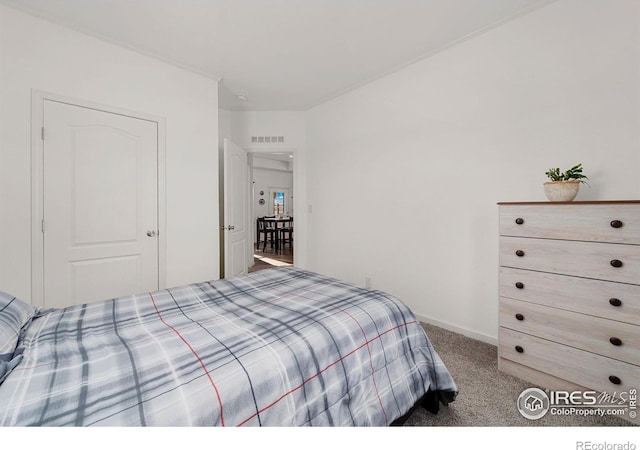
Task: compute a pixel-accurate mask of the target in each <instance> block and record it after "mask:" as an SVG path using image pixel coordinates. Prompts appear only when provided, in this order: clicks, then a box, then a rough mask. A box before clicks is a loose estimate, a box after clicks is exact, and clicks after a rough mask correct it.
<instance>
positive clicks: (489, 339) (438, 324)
mask: <svg viewBox="0 0 640 450" xmlns="http://www.w3.org/2000/svg"><path fill="white" fill-rule="evenodd" d="M416 319H418V320H419V321H420V322H424V323H427V324H430V325H435V326H436V327H440V328H444V329H445V330H449V331H453V332H454V333H458V334H461V335H463V336H467V337H470V338H472V339H477V340H479V341H482V342H486V343H487V344H491V345H495V346H497V345H498V338H497V337H495V336H489V335H486V334H483V333H478V332H475V331H471V330H468V329H466V328H462V327H459V326H456V325H452V324H450V323H446V322H440V321H439V320H435V319H430V318H428V317H424V316H418V315H416Z"/></svg>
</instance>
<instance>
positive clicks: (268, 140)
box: [251, 136, 284, 144]
mask: <svg viewBox="0 0 640 450" xmlns="http://www.w3.org/2000/svg"><path fill="white" fill-rule="evenodd" d="M251 143H252V144H284V136H251Z"/></svg>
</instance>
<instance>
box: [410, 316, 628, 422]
mask: <svg viewBox="0 0 640 450" xmlns="http://www.w3.org/2000/svg"><path fill="white" fill-rule="evenodd" d="M423 327H424V329H425V330H426V332H427V336H429V339H430V340H431V342H432V343H433V346H434V347H435V349H436V351H437V352H438V354H439V355H440V357H441V358H442V360H443V361H444V363H445V365H446V366H447V368H448V369H449V372H451V375H452V376H453V379H454V380H455V382H456V384H457V386H458V389H459V394H458V397H457V399H456V401H455V402H453V403H451V404H450V405H449V406H446V407H445V406H441V408H440V412H439V413H438V414H437V415H434V414H431V413H429V412H427V411H425V410H424V409H422V408H418V409H416V411H415V412H414V413H413V414H412V415H411V416H410V417H409V419H408V420H407V421H406V422H405V426H463V427H475V426H478V427H494V426H499V427H505V426H518V427H530V426H548V427H567V426H583V427H584V426H587V427H594V426H630V425H632V424H630V423H629V422H627V421H624V420H622V419H620V418H616V417H593V416H591V417H583V416H557V415H551V414H547V415H546V416H544V417H543V418H541V419H539V420H529V419H526V418H524V417H522V416H521V415H520V413H519V412H518V410H517V409H516V401H517V398H518V396H519V395H520V393H521V392H522V391H523V390H524V389H526V388H529V387H534V386H532V385H531V384H530V383H528V382H526V381H522V380H520V379H517V378H515V377H512V376H510V375H506V374H504V373H501V372H499V371H498V355H497V348H496V347H495V346H493V345H489V344H486V343H484V342H481V341H477V340H475V339H470V338H468V337H466V336H462V335H460V334H457V333H453V332H450V331H448V330H445V329H443V328H439V327H435V326H433V325H426V324H423Z"/></svg>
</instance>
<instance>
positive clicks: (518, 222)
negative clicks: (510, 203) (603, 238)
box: [516, 217, 613, 226]
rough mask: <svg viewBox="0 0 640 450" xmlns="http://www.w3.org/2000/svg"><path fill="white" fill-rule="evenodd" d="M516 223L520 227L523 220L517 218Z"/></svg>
mask: <svg viewBox="0 0 640 450" xmlns="http://www.w3.org/2000/svg"><path fill="white" fill-rule="evenodd" d="M516 223H517V224H518V225H522V224H523V223H524V219H523V218H522V217H518V218H517V219H516ZM611 223H613V222H611ZM611 226H613V225H611Z"/></svg>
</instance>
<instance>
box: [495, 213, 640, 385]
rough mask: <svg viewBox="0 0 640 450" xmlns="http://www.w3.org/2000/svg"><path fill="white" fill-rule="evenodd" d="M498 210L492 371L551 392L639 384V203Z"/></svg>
mask: <svg viewBox="0 0 640 450" xmlns="http://www.w3.org/2000/svg"><path fill="white" fill-rule="evenodd" d="M499 210H500V238H499V239H500V253H499V262H500V268H499V295H500V307H499V314H500V316H499V325H500V329H499V334H498V341H499V346H498V357H499V359H498V365H499V369H500V370H501V371H503V372H506V373H509V374H512V375H515V376H517V377H519V378H522V379H525V380H527V381H529V382H532V383H534V384H536V385H538V386H541V387H544V388H549V389H556V390H560V389H561V390H595V391H598V392H608V393H612V392H623V391H629V389H632V388H635V389H640V201H613V202H569V203H547V202H544V203H537V202H536V203H499Z"/></svg>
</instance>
